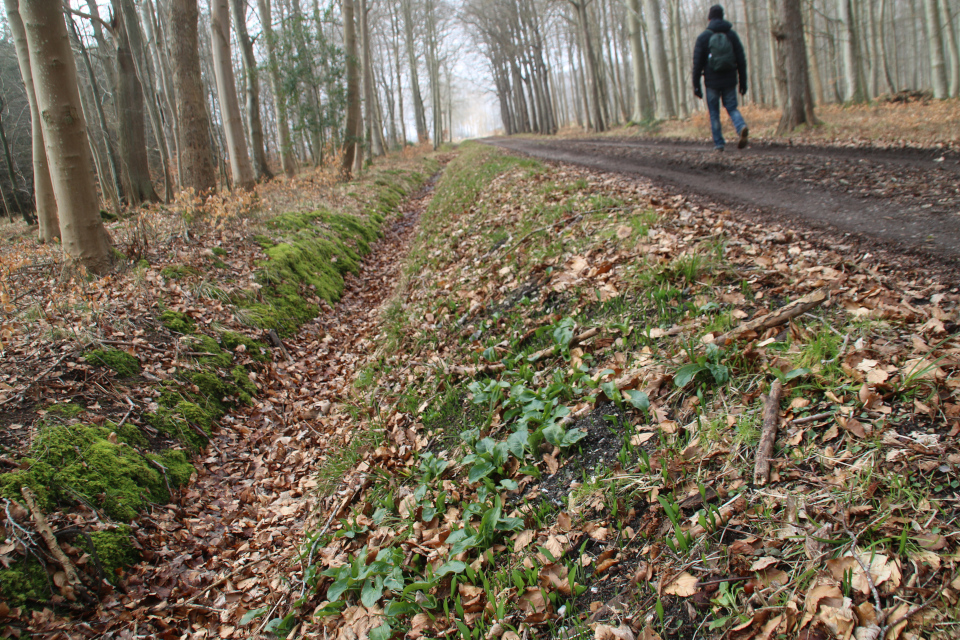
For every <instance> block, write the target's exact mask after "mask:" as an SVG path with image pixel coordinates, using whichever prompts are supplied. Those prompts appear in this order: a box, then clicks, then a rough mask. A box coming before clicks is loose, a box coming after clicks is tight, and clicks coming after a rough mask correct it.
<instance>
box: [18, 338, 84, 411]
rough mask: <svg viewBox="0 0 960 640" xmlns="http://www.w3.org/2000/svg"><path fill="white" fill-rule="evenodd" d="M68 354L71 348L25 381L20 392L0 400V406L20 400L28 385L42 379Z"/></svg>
mask: <svg viewBox="0 0 960 640" xmlns="http://www.w3.org/2000/svg"><path fill="white" fill-rule="evenodd" d="M70 355H73V350H70V351H68V352H67V353H65V354H63V355H62V356H60V357H59V358H57V361H56V362H54V363H53V364H52V365H50V366H49V367H47V368H46V369H44V370H43V372H42V373H41V374H40V375H38V376H37V377H36V378H34V379H33V380H31V381H30V382H28V383H27V386H25V387H24V388H23V389H21V390H20V393H18V394H17V395H15V396H10V397H9V398H7V399H6V400H3V401H0V407H2V406H3V405H5V404H7V403H8V402H13V401H14V400H22V399H23V396H25V395H26V394H27V391H29V390H30V387H32V386H33V385H35V384H36V383H37V382H39V381H40V380H43V378H45V377H46V375H47V374H48V373H50V372H51V371H53V370H54V369H56V368H57V367H58V366H59V365H60V363H61V362H63V361H64V360H66V359H67V357H68V356H70Z"/></svg>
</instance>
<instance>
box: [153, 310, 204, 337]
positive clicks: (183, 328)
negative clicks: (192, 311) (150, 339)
mask: <svg viewBox="0 0 960 640" xmlns="http://www.w3.org/2000/svg"><path fill="white" fill-rule="evenodd" d="M160 322H162V323H163V326H165V327H166V328H167V329H170V331H175V332H177V333H183V334H187V333H193V331H194V329H196V327H197V325H196V323H195V322H194V321H193V318H191V317H190V316H188V315H187V314H185V313H180V312H179V311H170V310H169V309H168V310H166V311H164V312H163V313H161V314H160Z"/></svg>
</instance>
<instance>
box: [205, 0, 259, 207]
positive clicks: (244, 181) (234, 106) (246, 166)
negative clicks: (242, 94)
mask: <svg viewBox="0 0 960 640" xmlns="http://www.w3.org/2000/svg"><path fill="white" fill-rule="evenodd" d="M210 35H211V42H210V48H211V50H212V53H213V75H214V76H215V77H216V81H217V98H218V99H219V102H220V116H221V117H222V118H223V134H224V137H225V138H226V146H227V155H228V156H229V158H230V175H231V177H232V178H233V186H234V187H235V188H240V189H249V188H251V187H253V183H254V177H253V167H252V166H251V165H250V154H249V153H248V152H247V139H246V138H245V137H244V135H243V117H242V116H241V115H240V101H239V100H238V99H237V83H236V79H235V78H234V75H233V62H232V60H231V58H230V9H229V7H228V6H227V0H211V1H210Z"/></svg>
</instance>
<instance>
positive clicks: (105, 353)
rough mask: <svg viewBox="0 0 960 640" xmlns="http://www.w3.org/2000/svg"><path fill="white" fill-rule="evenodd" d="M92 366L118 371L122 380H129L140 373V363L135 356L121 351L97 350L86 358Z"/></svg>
mask: <svg viewBox="0 0 960 640" xmlns="http://www.w3.org/2000/svg"><path fill="white" fill-rule="evenodd" d="M84 360H86V361H87V362H89V363H90V364H94V365H98V366H101V367H109V368H110V369H113V370H114V371H116V373H117V375H118V376H120V377H121V378H128V377H130V376H135V375H137V374H138V373H140V361H139V360H137V358H136V357H135V356H132V355H130V354H129V353H127V352H126V351H120V350H119V349H95V350H93V351H90V352H89V353H87V355H85V356H84Z"/></svg>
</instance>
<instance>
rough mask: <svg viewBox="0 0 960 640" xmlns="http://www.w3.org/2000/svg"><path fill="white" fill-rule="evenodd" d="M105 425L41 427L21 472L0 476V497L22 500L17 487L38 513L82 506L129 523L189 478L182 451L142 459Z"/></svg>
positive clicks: (166, 497)
mask: <svg viewBox="0 0 960 640" xmlns="http://www.w3.org/2000/svg"><path fill="white" fill-rule="evenodd" d="M107 425H108V426H102V427H101V426H96V425H63V424H46V423H41V424H40V426H39V433H38V434H37V437H36V439H35V440H34V442H33V445H32V446H31V447H30V453H29V455H28V456H26V457H25V458H23V460H22V462H23V463H25V465H26V468H23V469H17V470H15V471H12V472H10V473H3V474H0V496H3V497H5V498H9V499H12V500H22V498H21V492H20V490H21V487H24V486H28V487H30V488H31V489H33V490H34V491H35V492H36V494H37V496H38V497H39V498H40V502H41V505H42V507H43V508H44V509H50V508H52V507H53V506H55V505H57V504H70V503H75V502H78V501H82V502H86V503H88V504H91V505H93V506H95V507H97V508H99V509H102V510H103V511H104V512H105V513H106V514H107V515H108V516H110V517H111V518H113V519H115V520H122V521H129V520H131V519H132V518H133V517H134V516H135V515H136V514H137V512H138V511H139V510H140V509H142V508H143V507H144V505H145V504H146V503H148V502H156V503H160V502H166V501H167V500H168V499H169V498H170V495H169V492H168V489H167V487H168V486H169V487H170V488H173V487H175V486H179V485H180V484H183V483H184V482H186V481H187V480H188V479H189V478H190V474H192V473H193V467H192V466H191V465H190V463H189V462H188V461H187V458H186V456H185V455H184V454H183V452H182V451H172V450H170V451H164V452H162V453H161V454H160V455H158V456H154V455H149V454H148V456H144V455H143V454H141V453H140V452H139V451H138V450H137V449H136V448H135V447H134V446H131V442H129V440H135V439H134V438H130V437H129V436H126V435H123V431H122V430H121V433H114V432H112V431H111V429H110V428H109V423H107ZM164 476H166V478H165V477H164Z"/></svg>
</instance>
